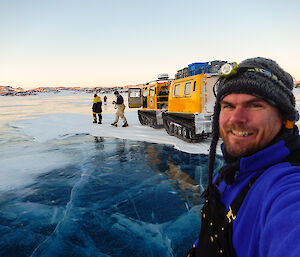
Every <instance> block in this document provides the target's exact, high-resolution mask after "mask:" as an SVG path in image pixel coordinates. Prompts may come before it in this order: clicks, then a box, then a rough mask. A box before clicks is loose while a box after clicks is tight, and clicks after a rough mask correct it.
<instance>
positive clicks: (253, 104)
mask: <svg viewBox="0 0 300 257" xmlns="http://www.w3.org/2000/svg"><path fill="white" fill-rule="evenodd" d="M251 107H253V108H261V107H263V106H262V104H259V103H252V105H251Z"/></svg>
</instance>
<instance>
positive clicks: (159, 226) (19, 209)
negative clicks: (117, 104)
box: [0, 135, 222, 257]
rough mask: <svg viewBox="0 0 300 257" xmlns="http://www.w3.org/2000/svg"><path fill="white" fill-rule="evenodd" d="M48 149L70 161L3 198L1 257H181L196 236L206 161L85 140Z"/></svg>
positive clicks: (144, 146) (151, 147) (131, 144)
mask: <svg viewBox="0 0 300 257" xmlns="http://www.w3.org/2000/svg"><path fill="white" fill-rule="evenodd" d="M78 145H80V146H78ZM45 148H46V147H45ZM48 148H49V149H48V152H49V153H50V154H51V153H53V152H54V153H57V155H56V156H53V158H56V159H57V158H58V156H59V154H61V155H62V158H66V159H69V160H73V161H72V162H68V164H67V165H61V166H60V165H59V164H61V162H60V161H59V159H58V165H57V166H51V165H50V167H51V169H49V168H48V169H46V170H45V171H44V172H43V173H40V174H39V175H37V177H36V179H35V180H32V181H31V182H30V183H26V184H24V185H25V187H19V188H18V190H14V191H6V192H3V194H2V195H1V199H0V205H1V212H0V232H1V233H0V256H14V257H18V256H49V257H50V256H51V257H53V256H81V257H84V256H184V254H185V252H186V250H187V249H188V248H189V247H190V244H191V243H192V242H193V241H194V240H195V238H196V237H197V233H198V231H199V226H200V217H199V208H200V206H201V204H202V203H201V201H200V198H199V195H200V194H201V192H202V190H203V187H204V186H205V184H206V181H207V176H206V164H207V156H206V155H198V154H189V153H183V152H180V151H178V150H176V149H174V148H172V147H169V146H166V145H158V144H151V143H141V142H135V141H128V140H122V139H112V138H102V137H97V138H94V137H91V136H87V135H79V136H73V137H69V138H66V139H63V140H57V141H51V142H49V143H48ZM58 149H61V150H58ZM36 150H37V151H39V149H36ZM44 150H45V149H44ZM31 156H32V155H31ZM71 156H73V157H71ZM44 158H45V159H47V157H46V156H45V157H44ZM51 158H52V157H51ZM221 162H222V161H221V160H218V165H217V166H219V165H220V164H221ZM200 182H201V184H199V183H200Z"/></svg>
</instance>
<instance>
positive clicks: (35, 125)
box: [10, 111, 209, 154]
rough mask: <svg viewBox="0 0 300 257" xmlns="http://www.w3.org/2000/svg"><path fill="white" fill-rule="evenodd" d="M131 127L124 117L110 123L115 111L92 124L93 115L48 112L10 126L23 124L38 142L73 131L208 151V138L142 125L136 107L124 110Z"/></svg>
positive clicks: (63, 135)
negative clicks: (189, 140) (193, 139)
mask: <svg viewBox="0 0 300 257" xmlns="http://www.w3.org/2000/svg"><path fill="white" fill-rule="evenodd" d="M125 115H126V118H127V120H128V123H129V127H126V128H122V127H121V126H122V121H119V126H118V127H112V126H111V125H110V124H111V123H112V122H113V120H114V114H113V113H106V114H103V115H102V116H103V124H101V125H100V124H93V123H92V117H91V115H81V114H66V113H64V114H48V115H39V116H38V117H34V118H31V119H26V120H17V121H14V122H11V123H10V124H11V126H14V127H18V128H20V132H21V133H24V134H26V135H28V136H30V137H33V138H34V139H35V140H37V141H38V142H45V141H47V140H51V139H55V138H61V137H65V136H69V135H74V134H90V135H93V136H100V137H114V138H121V139H131V140H137V141H145V142H151V143H159V144H168V145H173V146H174V147H175V148H176V149H179V150H181V151H184V152H188V153H205V154H207V153H208V148H209V140H206V141H204V142H202V143H196V144H192V143H187V142H184V141H182V140H180V139H178V138H176V137H173V136H170V135H168V134H167V132H166V131H165V130H164V129H153V128H151V127H148V126H142V125H141V124H140V122H139V121H138V115H137V111H130V112H127V113H125Z"/></svg>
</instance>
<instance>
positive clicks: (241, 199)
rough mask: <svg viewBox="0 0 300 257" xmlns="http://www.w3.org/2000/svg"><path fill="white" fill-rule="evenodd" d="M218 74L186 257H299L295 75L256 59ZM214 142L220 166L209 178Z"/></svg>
mask: <svg viewBox="0 0 300 257" xmlns="http://www.w3.org/2000/svg"><path fill="white" fill-rule="evenodd" d="M219 73H220V78H219V80H218V81H217V83H216V85H215V87H216V103H215V108H214V116H213V132H212V141H211V145H210V153H209V165H208V170H209V176H208V178H209V179H208V187H207V188H206V190H205V192H204V193H203V195H202V196H203V197H204V198H205V199H206V201H205V203H204V206H203V208H202V210H201V214H202V225H201V231H200V234H199V238H198V240H197V241H196V243H195V244H194V247H193V248H192V249H191V250H190V251H189V253H188V254H187V256H190V257H192V256H210V257H211V256H237V257H250V256H255V257H271V256H272V257H281V256H299V252H300V244H299V238H300V211H299V210H300V136H299V131H298V127H297V126H296V125H295V122H296V121H298V120H299V113H298V111H297V109H296V107H295V105H296V101H295V97H294V95H293V79H292V76H291V75H290V74H289V73H287V72H285V71H284V70H283V69H282V68H280V67H279V65H278V64H277V63H276V62H274V61H272V60H270V59H266V58H261V57H257V58H251V59H247V60H244V61H243V62H241V63H240V64H239V65H237V64H236V63H232V64H228V63H227V64H224V65H223V66H222V68H221V69H220V71H219ZM219 136H221V138H222V140H223V143H222V145H221V149H222V152H223V156H224V159H225V165H224V166H223V167H222V168H221V169H220V170H219V172H218V174H217V175H216V176H215V178H214V179H213V170H214V160H215V155H216V147H217V142H218V139H219Z"/></svg>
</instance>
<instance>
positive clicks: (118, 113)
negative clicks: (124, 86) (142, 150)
mask: <svg viewBox="0 0 300 257" xmlns="http://www.w3.org/2000/svg"><path fill="white" fill-rule="evenodd" d="M114 95H115V96H116V97H117V101H113V102H112V103H113V104H115V105H116V106H117V111H116V114H115V120H114V122H113V123H112V124H111V125H112V126H115V127H117V126H118V121H119V118H121V119H122V120H123V125H122V127H128V123H127V120H126V118H125V116H124V110H125V105H124V99H123V97H122V96H121V95H120V94H119V92H118V91H115V92H114Z"/></svg>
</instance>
